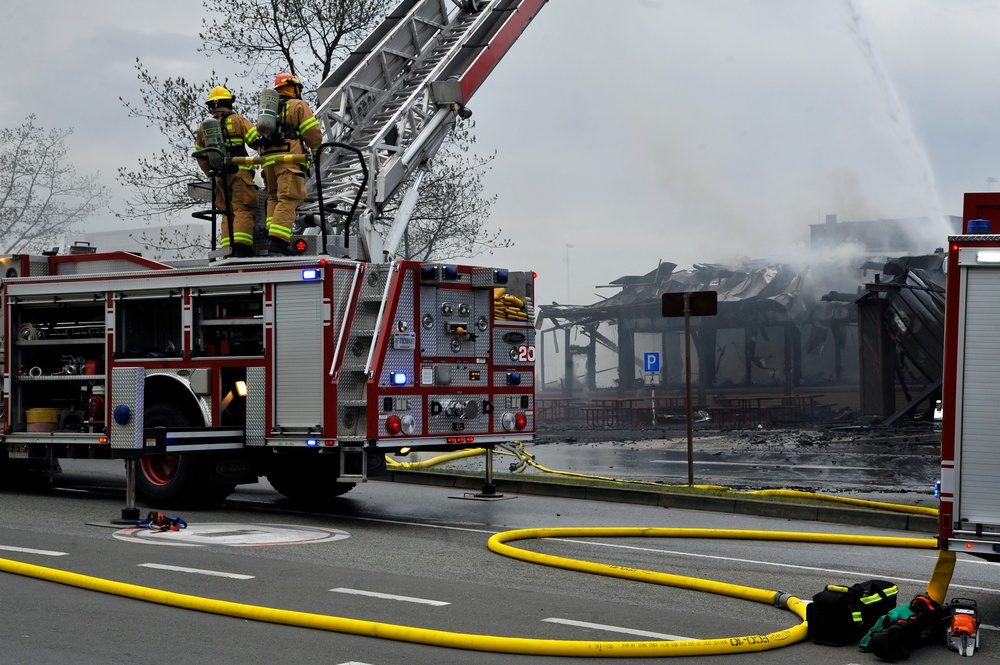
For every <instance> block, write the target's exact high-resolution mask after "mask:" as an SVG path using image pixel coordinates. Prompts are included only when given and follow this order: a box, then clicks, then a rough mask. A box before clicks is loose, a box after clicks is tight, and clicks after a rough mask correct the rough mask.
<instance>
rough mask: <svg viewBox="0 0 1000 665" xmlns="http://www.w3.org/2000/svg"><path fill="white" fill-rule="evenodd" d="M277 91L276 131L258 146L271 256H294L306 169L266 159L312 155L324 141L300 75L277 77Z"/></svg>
mask: <svg viewBox="0 0 1000 665" xmlns="http://www.w3.org/2000/svg"><path fill="white" fill-rule="evenodd" d="M274 89H275V90H276V91H277V92H278V94H279V95H280V103H279V107H278V111H277V129H276V130H275V131H274V133H273V134H271V135H270V136H264V135H263V134H259V135H257V137H256V139H255V141H256V142H255V146H256V148H257V151H258V152H259V153H260V154H261V156H263V157H264V158H265V161H264V184H265V186H266V187H267V236H268V245H267V248H268V254H293V253H294V251H293V250H292V249H291V248H290V247H289V242H290V240H291V236H292V224H293V223H294V222H295V215H296V211H297V209H298V207H299V204H300V203H302V201H303V200H304V199H305V198H306V184H305V179H306V167H305V166H304V165H302V164H294V163H276V162H274V161H269V160H267V157H273V156H276V155H284V154H293V155H294V154H309V155H313V154H315V153H316V150H317V149H318V148H319V146H320V144H321V143H322V142H323V133H322V131H321V130H320V126H319V120H317V119H316V116H315V115H313V112H312V109H310V108H309V105H308V104H307V103H306V102H304V101H303V100H302V82H301V81H299V78H298V77H297V76H295V75H294V74H278V75H277V76H275V77H274Z"/></svg>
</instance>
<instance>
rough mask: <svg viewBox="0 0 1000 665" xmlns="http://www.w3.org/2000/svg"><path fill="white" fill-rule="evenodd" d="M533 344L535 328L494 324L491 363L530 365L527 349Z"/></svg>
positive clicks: (531, 362) (532, 346) (530, 360)
mask: <svg viewBox="0 0 1000 665" xmlns="http://www.w3.org/2000/svg"><path fill="white" fill-rule="evenodd" d="M534 346H535V329H534V328H533V327H531V326H529V325H525V326H496V327H495V328H493V354H494V355H493V363H494V364H496V365H514V366H522V367H526V366H532V365H534V364H535V363H534V357H530V358H529V353H528V351H527V349H526V348H525V349H522V347H531V348H532V349H533V348H534Z"/></svg>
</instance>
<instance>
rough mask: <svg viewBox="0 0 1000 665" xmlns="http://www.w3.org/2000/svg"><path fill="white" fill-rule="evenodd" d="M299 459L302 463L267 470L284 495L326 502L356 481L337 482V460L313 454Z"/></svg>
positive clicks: (302, 500) (343, 492) (306, 500)
mask: <svg viewBox="0 0 1000 665" xmlns="http://www.w3.org/2000/svg"><path fill="white" fill-rule="evenodd" d="M296 461H297V462H299V463H292V462H288V463H284V464H279V465H276V466H274V467H272V468H271V469H270V470H268V472H267V474H265V475H267V481H268V482H269V483H271V487H273V488H274V489H275V490H277V492H278V494H281V495H282V496H286V497H288V498H289V499H292V500H293V501H300V502H303V503H311V504H317V505H324V504H326V503H329V501H330V500H331V499H335V498H336V497H338V496H342V495H344V494H346V493H347V492H350V491H351V490H352V489H354V486H355V484H356V483H342V482H337V480H336V477H337V469H336V468H335V467H336V462H337V461H333V460H331V461H330V462H329V463H324V462H326V460H322V461H320V460H317V459H315V458H314V457H312V456H310V457H309V459H302V460H296ZM338 461H339V460H338Z"/></svg>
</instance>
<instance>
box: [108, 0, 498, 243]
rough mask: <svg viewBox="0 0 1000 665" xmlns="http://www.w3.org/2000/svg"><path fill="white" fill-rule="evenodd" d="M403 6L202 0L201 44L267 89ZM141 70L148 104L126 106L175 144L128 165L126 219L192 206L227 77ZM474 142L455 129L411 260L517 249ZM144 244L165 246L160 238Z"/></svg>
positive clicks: (336, 58)
mask: <svg viewBox="0 0 1000 665" xmlns="http://www.w3.org/2000/svg"><path fill="white" fill-rule="evenodd" d="M395 4H396V0H248V1H247V2H244V3H243V4H241V5H239V11H233V9H232V8H233V5H232V4H228V3H225V2H223V1H222V0H203V3H202V6H203V7H204V8H205V10H206V11H207V12H209V13H210V16H211V17H210V18H207V19H203V20H202V31H201V33H200V37H201V39H202V42H203V46H202V48H201V50H202V51H203V52H205V53H206V54H212V53H218V54H220V55H223V56H225V57H226V58H228V59H229V60H230V61H232V62H234V63H237V65H238V66H239V65H241V64H242V66H241V68H240V70H239V72H238V76H239V77H241V78H245V79H251V80H260V79H263V82H261V83H260V87H264V86H266V85H269V84H270V80H269V77H270V76H271V75H273V74H275V73H277V72H278V71H287V72H291V73H294V74H296V75H297V76H299V77H300V78H304V79H305V80H307V81H311V82H312V81H314V82H315V83H316V84H318V83H319V82H321V81H322V80H323V79H324V78H325V77H326V76H327V75H328V74H329V73H330V72H331V71H333V69H334V68H335V67H336V65H337V64H338V63H339V62H340V60H342V59H343V58H344V57H345V56H346V55H347V54H349V53H350V52H351V50H353V49H354V48H355V47H356V46H357V45H358V44H359V43H360V42H361V41H362V40H363V39H364V38H366V37H367V36H368V34H369V33H370V32H371V30H372V28H373V27H374V26H375V25H376V24H377V22H378V21H379V20H381V18H382V17H383V16H385V14H386V13H387V12H388V10H389V9H390V8H391V7H393V6H395ZM136 70H137V72H138V79H139V85H140V92H141V99H142V103H141V104H135V103H132V102H129V101H126V100H124V99H123V100H122V103H123V104H124V105H125V107H126V108H127V109H128V111H129V114H130V115H131V116H132V117H136V118H141V119H143V120H145V121H146V123H147V126H150V127H156V128H157V129H158V130H159V131H160V132H161V133H162V134H163V136H164V138H165V139H166V142H167V147H166V148H164V149H162V150H161V151H160V152H159V153H157V154H156V155H154V156H152V157H150V158H145V159H142V160H140V161H139V165H138V168H137V169H134V170H131V169H126V168H122V169H119V173H118V179H119V182H121V183H122V184H124V185H126V186H127V187H129V188H130V189H132V190H133V191H134V192H135V195H134V197H133V199H132V201H131V202H130V203H129V204H128V205H127V207H126V210H125V211H124V213H122V216H123V217H132V218H147V219H148V218H149V216H150V215H158V216H161V217H162V216H165V215H168V214H169V215H173V214H177V213H179V212H182V211H185V210H190V209H192V208H193V207H195V203H194V202H193V201H192V200H191V198H190V196H189V195H188V192H187V186H188V184H189V183H191V182H193V181H197V180H201V179H202V178H203V176H202V174H201V171H200V170H198V169H197V167H196V165H195V161H194V160H193V159H192V158H191V156H190V155H191V150H192V148H193V146H194V136H195V131H196V129H197V126H198V124H199V123H200V122H201V121H202V120H203V119H204V118H205V116H206V113H205V111H204V108H203V105H202V102H203V100H204V99H205V96H206V94H207V92H208V90H209V89H210V88H212V87H213V86H215V85H219V84H220V81H219V80H218V79H217V77H216V76H215V73H214V72H213V73H212V77H211V78H210V79H209V80H208V81H206V82H204V83H194V82H191V81H188V80H186V79H183V78H179V77H178V78H167V79H162V80H161V79H159V78H157V77H156V76H154V75H153V74H152V73H150V72H149V70H148V69H147V68H146V67H145V66H144V65H143V64H142V63H141V62H140V61H138V60H137V61H136ZM221 83H222V84H225V82H224V81H223V82H221ZM227 87H228V86H227ZM230 89H231V90H232V91H233V93H234V94H235V95H236V98H237V109H236V110H237V111H239V110H240V109H244V110H245V109H248V108H252V106H253V103H252V102H250V98H251V96H250V95H247V94H242V93H241V91H239V90H236V89H233V88H232V87H230ZM255 92H256V91H255ZM307 96H308V95H307ZM244 114H245V115H249V114H247V113H246V112H245V111H244ZM474 143H475V138H474V136H473V135H472V133H471V128H470V126H468V125H467V126H466V127H465V128H464V129H462V130H460V131H456V132H455V133H454V134H453V136H452V137H451V138H450V139H449V140H448V142H447V143H446V144H445V147H444V148H443V149H442V151H441V153H440V154H439V156H438V158H437V159H436V160H435V164H434V165H433V170H432V172H431V173H429V174H428V177H427V178H425V181H424V185H423V187H422V188H421V198H420V202H419V203H418V205H417V208H416V210H415V211H414V214H413V217H412V218H411V222H410V227H409V230H408V232H407V236H406V239H405V240H406V242H405V244H404V254H405V256H406V258H422V259H430V258H448V257H454V256H462V255H475V254H479V253H481V252H483V251H492V250H493V249H496V248H500V247H508V246H510V244H511V241H510V240H508V239H504V238H502V237H501V234H500V232H499V231H497V232H493V231H489V230H488V229H487V228H486V224H487V221H488V218H489V208H490V206H491V205H492V203H493V202H494V200H495V197H485V196H484V194H483V186H482V176H483V175H484V173H485V172H486V171H487V170H488V168H489V164H490V162H491V161H492V160H493V156H492V155H491V156H489V157H485V158H483V157H479V156H476V155H474V154H472V152H471V147H472V146H473V145H474ZM202 207H205V206H204V204H202ZM392 213H393V209H392V208H390V209H389V210H387V211H386V215H387V217H390V218H391V215H392ZM168 240H169V238H168ZM144 242H146V243H147V244H149V245H150V246H152V247H155V248H159V249H165V247H163V246H161V245H159V244H158V242H159V241H158V239H157V238H155V237H153V235H150V237H149V238H144ZM185 242H186V241H185ZM408 248H409V249H408ZM170 249H173V250H176V247H175V246H173V245H170Z"/></svg>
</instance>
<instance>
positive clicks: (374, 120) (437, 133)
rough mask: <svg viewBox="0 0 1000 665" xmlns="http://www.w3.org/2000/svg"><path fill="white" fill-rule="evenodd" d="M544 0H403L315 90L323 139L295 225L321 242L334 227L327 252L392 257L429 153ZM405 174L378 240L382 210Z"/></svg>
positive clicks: (377, 258)
mask: <svg viewBox="0 0 1000 665" xmlns="http://www.w3.org/2000/svg"><path fill="white" fill-rule="evenodd" d="M545 2H546V0H450V1H449V0H403V1H402V2H401V3H400V4H399V6H397V7H396V8H395V9H394V10H393V11H392V12H390V14H389V15H388V16H387V17H386V18H385V20H384V21H383V22H382V23H381V24H380V25H379V26H378V27H377V28H376V29H375V30H374V32H373V33H372V34H371V35H370V36H369V37H368V38H367V39H366V40H365V41H364V42H363V43H362V44H361V45H360V46H359V47H358V48H356V49H355V50H354V51H353V52H352V53H351V55H350V56H349V57H348V58H346V59H345V60H344V62H343V63H341V65H340V66H339V67H338V68H337V69H336V70H335V71H334V72H333V73H331V74H330V75H329V76H328V77H327V78H326V79H325V80H324V81H323V82H322V83H321V84H320V86H319V88H318V90H317V94H318V100H319V104H318V106H317V109H316V117H317V118H318V119H319V120H320V122H321V125H322V127H323V134H324V144H323V146H322V147H321V149H320V151H319V154H318V156H317V163H316V164H315V168H316V169H317V173H316V177H315V179H310V180H309V181H308V184H307V192H308V195H307V199H306V201H304V202H303V203H302V205H300V206H299V213H300V215H299V223H298V228H297V230H301V231H304V232H305V233H306V234H309V233H310V232H312V233H315V231H316V230H317V229H318V230H319V231H320V232H321V233H322V236H323V242H324V243H327V242H328V241H329V240H328V238H327V232H328V231H334V230H336V231H339V232H342V240H341V239H340V237H341V236H340V235H339V234H338V236H337V237H336V238H334V239H333V240H332V242H334V243H335V244H336V248H334V249H331V248H329V247H326V248H324V249H326V250H327V252H330V253H332V252H333V251H336V250H337V249H340V250H341V251H347V252H348V253H347V254H345V255H348V256H351V257H352V258H357V259H360V260H363V261H367V262H372V263H385V262H391V261H392V260H393V259H395V258H396V257H397V254H398V247H399V244H400V241H401V240H402V238H403V234H404V232H405V230H406V226H407V224H408V222H409V219H410V216H411V215H412V213H413V210H414V207H415V205H416V202H417V197H418V195H419V189H420V185H421V182H422V180H423V176H424V174H425V173H426V170H427V168H428V164H429V162H430V161H431V160H432V159H433V158H434V156H435V155H436V154H437V152H438V150H439V149H440V147H441V145H442V143H443V142H444V140H445V138H446V137H447V135H448V133H449V132H450V131H451V129H452V128H453V127H454V125H455V122H456V118H458V117H462V118H467V117H469V115H470V114H471V113H470V111H469V110H468V109H467V107H466V105H467V103H468V101H469V99H470V98H471V97H472V95H473V94H474V93H475V92H476V90H478V89H479V86H480V85H481V84H482V82H483V81H484V80H485V79H486V77H487V76H489V74H490V72H492V70H493V68H494V67H495V66H496V64H497V63H498V62H499V61H500V59H501V58H503V56H504V55H505V54H506V53H507V50H508V49H509V48H510V47H511V45H512V44H513V43H514V41H515V40H516V39H517V38H518V37H519V36H520V34H521V32H522V31H523V30H524V28H525V27H526V26H527V25H528V23H529V22H530V21H531V20H532V19H533V18H534V17H535V15H536V14H537V13H538V11H539V10H540V9H541V7H542V5H543V4H544V3H545ZM368 182H370V183H371V185H370V186H366V185H367V183H368ZM407 184H408V190H407V191H406V193H405V194H404V195H403V196H402V198H401V200H400V201H399V204H398V206H397V209H396V214H395V218H394V219H393V222H392V225H391V228H390V230H389V232H388V234H387V235H386V237H385V239H384V240H383V236H382V229H381V224H380V220H381V218H382V215H383V212H384V211H385V209H386V206H387V204H388V203H389V202H390V201H392V200H393V198H394V197H395V196H396V194H397V193H398V192H399V190H400V189H401V187H403V186H404V185H407ZM355 218H356V219H357V227H358V237H359V239H360V246H357V245H358V243H355V246H354V247H353V248H352V247H351V239H350V233H351V226H352V224H351V222H352V220H353V219H355Z"/></svg>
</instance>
